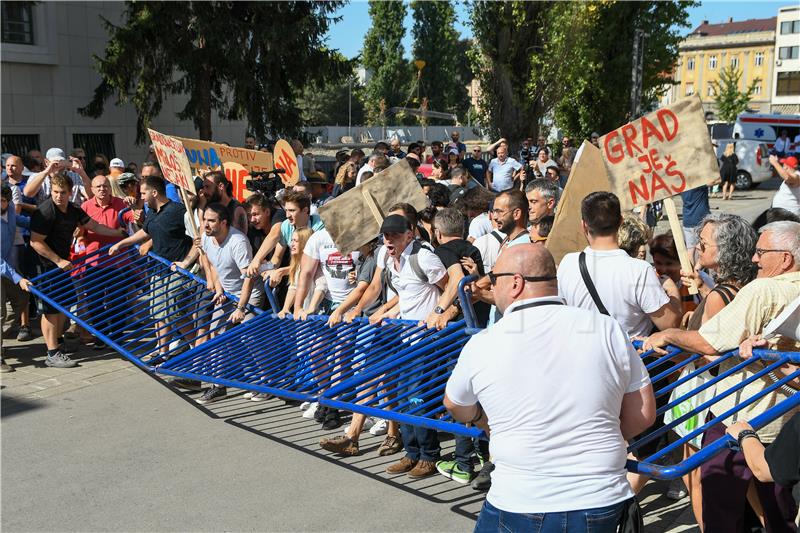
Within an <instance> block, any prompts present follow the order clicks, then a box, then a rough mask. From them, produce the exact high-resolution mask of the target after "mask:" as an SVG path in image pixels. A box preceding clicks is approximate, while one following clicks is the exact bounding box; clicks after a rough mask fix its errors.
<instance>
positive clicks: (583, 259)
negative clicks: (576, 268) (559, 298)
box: [578, 252, 611, 316]
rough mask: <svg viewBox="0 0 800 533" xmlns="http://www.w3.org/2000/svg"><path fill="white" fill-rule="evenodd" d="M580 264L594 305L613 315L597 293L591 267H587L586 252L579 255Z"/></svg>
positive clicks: (601, 310)
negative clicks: (590, 270)
mask: <svg viewBox="0 0 800 533" xmlns="http://www.w3.org/2000/svg"><path fill="white" fill-rule="evenodd" d="M578 265H580V267H581V277H582V278H583V283H584V284H585V285H586V289H587V290H588V291H589V295H590V296H591V297H592V301H594V305H596V306H597V310H598V311H600V312H601V313H602V314H604V315H607V316H611V315H610V314H609V312H608V309H606V306H604V305H603V301H602V300H600V295H599V294H597V289H596V288H595V286H594V283H593V282H592V277H591V276H590V275H589V269H588V268H586V252H581V254H580V255H579V256H578Z"/></svg>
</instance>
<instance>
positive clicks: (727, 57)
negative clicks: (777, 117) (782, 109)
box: [674, 17, 776, 113]
mask: <svg viewBox="0 0 800 533" xmlns="http://www.w3.org/2000/svg"><path fill="white" fill-rule="evenodd" d="M775 23H776V18H775V17H773V18H769V19H751V20H745V21H739V22H733V21H732V20H729V21H728V22H726V23H722V24H709V23H708V21H703V23H702V24H701V25H700V26H698V27H697V28H696V29H695V30H694V31H693V32H692V33H690V34H689V35H688V36H687V37H686V39H684V41H683V42H682V43H681V44H680V46H679V51H680V59H679V61H678V65H677V67H676V72H675V74H676V76H675V77H676V81H679V85H677V86H676V87H675V88H674V90H675V92H677V94H676V95H675V97H676V99H680V98H683V97H685V96H690V95H692V94H699V95H700V98H701V99H702V101H703V108H704V109H705V110H706V111H707V112H710V113H714V112H715V103H714V97H715V86H714V84H715V82H717V81H718V80H719V74H720V72H721V70H722V69H723V68H727V67H728V66H731V65H732V66H734V67H736V68H738V69H739V71H740V72H741V73H742V77H741V80H740V81H739V89H740V90H742V91H744V90H746V89H747V87H749V86H750V84H751V83H753V82H754V81H755V82H756V85H755V92H754V94H753V98H752V100H751V102H750V104H749V107H750V109H752V110H753V111H756V112H761V113H769V112H770V98H771V95H772V92H773V91H772V79H773V72H772V71H773V66H774V65H775V57H774V56H775Z"/></svg>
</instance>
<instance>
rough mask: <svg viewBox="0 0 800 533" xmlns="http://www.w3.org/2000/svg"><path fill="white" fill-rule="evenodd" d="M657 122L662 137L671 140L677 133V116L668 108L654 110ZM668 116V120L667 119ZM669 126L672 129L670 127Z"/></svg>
mask: <svg viewBox="0 0 800 533" xmlns="http://www.w3.org/2000/svg"><path fill="white" fill-rule="evenodd" d="M656 116H657V117H658V123H659V124H660V125H661V130H662V131H663V132H664V137H665V138H666V139H667V140H668V141H671V140H672V139H674V138H675V135H677V134H678V116H677V115H675V113H673V112H672V111H670V110H669V109H659V110H658V111H656ZM668 118H669V120H667V119H668ZM670 126H671V127H672V129H670Z"/></svg>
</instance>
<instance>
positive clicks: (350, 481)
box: [0, 337, 697, 533]
mask: <svg viewBox="0 0 800 533" xmlns="http://www.w3.org/2000/svg"><path fill="white" fill-rule="evenodd" d="M5 346H6V347H7V353H8V357H7V359H6V361H7V363H9V364H11V365H12V366H13V367H14V368H15V370H16V371H15V372H11V373H7V374H2V375H1V377H0V385H2V416H3V434H2V444H3V448H2V459H3V465H4V469H3V486H4V488H8V487H14V488H13V489H12V490H11V491H9V492H7V491H4V496H5V497H4V498H3V502H2V511H3V513H2V516H3V519H2V526H3V527H2V528H3V529H4V530H8V531H23V530H34V529H44V530H53V529H57V530H65V531H80V530H89V529H97V530H144V531H165V530H169V531H179V530H190V529H191V530H208V531H211V530H220V529H225V530H232V529H237V530H238V529H242V530H269V531H274V530H295V531H301V530H302V531H310V530H365V531H366V530H372V531H378V530H381V531H394V530H405V531H421V530H427V531H445V530H447V531H467V530H470V529H471V528H472V525H471V524H473V521H474V520H475V518H476V517H477V514H478V512H479V511H480V506H481V504H482V502H483V495H482V494H480V493H476V492H475V491H473V490H471V489H470V488H469V487H465V486H462V485H458V484H456V483H454V482H451V481H448V480H446V479H444V478H442V477H441V476H433V477H431V478H427V479H424V480H418V481H412V480H410V479H409V478H407V477H406V476H395V477H391V476H388V475H387V474H385V473H384V469H385V468H386V466H388V465H389V464H391V463H392V462H394V461H395V460H396V459H397V458H398V456H393V457H378V456H376V455H375V450H376V449H377V447H378V446H379V444H380V442H381V441H382V437H373V436H371V435H369V434H365V435H364V436H362V441H361V447H362V450H363V454H362V455H361V456H359V457H352V458H339V457H336V456H333V455H331V454H329V453H328V452H325V451H323V450H321V449H320V448H319V446H318V444H317V443H318V441H319V439H320V438H321V437H324V436H326V435H330V434H331V433H333V432H324V431H322V430H320V429H319V426H318V425H317V424H314V423H312V422H310V421H308V420H305V419H303V418H301V417H300V411H299V410H298V409H297V408H296V407H287V406H285V405H284V403H283V402H282V401H280V400H277V399H273V400H270V401H266V402H259V403H256V402H250V401H247V400H245V399H243V398H242V397H241V394H240V392H241V391H238V390H231V391H230V394H229V397H228V398H226V399H224V400H221V401H219V402H216V403H213V404H210V405H209V406H207V407H201V406H199V405H197V404H196V403H195V402H194V401H193V399H194V398H195V397H197V396H199V393H192V394H190V395H186V394H182V393H178V392H176V391H174V390H173V389H170V388H169V387H167V386H164V385H163V382H162V381H161V380H160V378H155V379H152V378H151V377H150V376H148V375H147V373H146V372H144V371H142V370H140V369H138V368H137V367H135V366H134V365H133V364H132V363H130V362H128V361H127V360H125V359H123V358H121V357H120V356H118V355H117V354H116V353H114V352H113V351H110V350H108V349H106V350H104V351H95V350H93V349H92V348H90V347H81V349H80V350H79V351H78V352H77V353H76V354H75V356H74V358H75V360H76V361H78V362H79V363H80V366H78V367H76V368H72V369H52V368H48V367H45V366H44V353H45V349H44V344H43V342H42V339H41V337H38V338H36V339H35V340H33V341H31V342H29V343H19V342H16V341H8V342H5ZM86 413H91V416H90V417H88V418H87V417H86V416H85V414H86ZM340 431H341V429H340V430H337V431H336V432H340ZM452 446H453V441H452V439H449V440H447V441H445V442H443V448H444V453H449V452H451V451H452ZM52 449H56V450H58V454H59V457H61V456H63V457H64V458H69V459H68V461H67V462H66V463H64V462H61V461H60V460H56V461H55V464H53V463H52V459H53V458H52V457H48V454H49V451H51V450H52ZM42 457H47V460H42V459H41V458H42ZM76 461H77V464H76ZM251 461H252V464H251ZM81 464H83V466H81ZM87 464H88V465H89V466H86V465H87ZM153 465H157V468H152V466H153ZM143 468H144V469H145V470H146V471H148V472H149V475H148V476H145V477H146V479H142V478H141V476H142V472H140V470H141V469H143ZM276 469H277V470H279V471H282V472H281V473H280V474H276V473H275V470H276ZM212 472H214V473H215V474H214V476H211V477H208V476H209V474H211V473H212ZM274 476H278V477H279V478H280V481H279V482H277V481H278V480H276V479H272V478H273V477H274ZM76 479H79V480H83V482H84V483H85V484H88V486H85V487H84V488H81V489H80V490H81V491H89V493H90V494H91V490H90V487H91V486H92V485H93V484H95V483H98V482H99V483H100V485H99V486H97V487H96V488H97V490H99V491H100V492H102V494H97V493H95V494H93V495H92V498H89V499H87V501H85V502H83V503H82V500H83V497H80V498H77V499H76V498H75V493H74V492H73V490H78V489H76V488H73V489H72V490H67V491H66V492H64V483H67V486H71V485H74V483H75V480H76ZM125 480H129V481H125ZM276 482H277V483H276ZM209 483H210V486H209ZM176 484H177V485H176ZM668 485H669V484H668V483H667V482H651V483H649V484H648V485H647V486H646V487H645V489H644V491H643V493H642V495H641V496H642V504H643V508H644V511H645V523H646V526H647V527H646V530H647V531H648V533H649V532H653V533H662V532H679V531H694V530H697V528H696V527H692V526H691V524H693V519H692V515H691V509H690V507H689V505H688V499H686V498H684V499H683V500H681V501H679V502H673V501H671V500H668V499H667V498H666V497H665V496H664V494H665V493H666V491H667V488H668ZM161 486H163V487H173V488H174V487H179V490H181V491H188V492H185V494H180V495H178V494H172V495H171V496H170V497H169V498H167V500H166V501H160V502H158V503H155V502H154V499H155V500H158V499H159V498H161V497H162V496H160V493H161V490H159V489H158V487H161ZM137 487H138V488H137ZM206 487H208V488H206ZM251 487H252V489H253V490H255V491H256V493H255V494H253V493H252V491H251V490H250V488H251ZM278 487H280V488H279V489H278V490H276V489H277V488H278ZM131 490H135V494H130V491H131ZM140 490H141V491H143V492H139V491H140ZM154 490H155V492H152V491H154ZM196 491H199V492H196ZM206 491H208V492H207V493H206ZM264 491H266V493H269V494H271V495H272V499H271V500H270V502H269V503H268V504H265V502H264V501H262V499H261V497H262V496H263V495H260V494H261V492H264ZM44 493H48V494H51V495H52V497H53V498H55V501H52V500H51V501H50V502H49V505H50V506H53V507H55V508H54V509H51V510H50V511H48V512H46V513H43V514H41V516H38V515H37V516H36V517H35V518H34V517H32V516H31V515H30V514H28V511H32V510H33V509H34V508H36V506H37V501H39V499H40V498H41V495H42V494H44ZM128 496H133V499H134V500H136V501H126V497H128ZM62 498H63V500H62ZM94 498H99V500H100V501H104V502H106V503H105V505H106V508H104V509H103V510H102V511H101V512H99V514H97V513H96V512H95V511H91V512H88V509H94V506H95V502H94V501H93V499H94ZM198 498H199V500H198ZM362 498H365V500H363V501H361V500H362ZM173 500H175V501H173ZM317 500H318V501H317ZM137 501H138V503H137ZM169 501H173V503H175V504H177V505H175V506H172V505H165V504H166V503H167V502H169ZM359 501H360V502H361V504H363V506H361V507H359V506H358V505H354V504H355V503H356V502H359ZM383 501H385V502H390V505H387V506H386V507H385V508H384V506H383V505H382V504H380V503H379V502H383ZM233 502H236V503H235V505H234V504H233ZM314 502H317V503H318V504H322V507H323V509H318V508H316V507H315V506H314V504H313V503H314ZM400 502H404V503H403V504H402V505H399V503H400ZM84 504H85V505H87V506H88V508H87V509H84V511H87V513H88V514H87V513H81V512H78V511H79V510H80V509H79V508H80V507H81V506H82V505H84ZM140 504H143V505H144V507H143V508H142V512H143V513H144V514H141V513H140V514H136V513H135V512H134V513H133V514H131V513H132V509H131V508H129V507H130V506H133V508H136V507H138V505H140ZM200 504H203V505H205V507H202V508H201V507H198V506H199V505H200ZM376 504H377V507H376ZM251 505H252V506H253V507H252V508H251V507H249V506H251ZM265 505H266V507H264V506H265ZM63 506H65V507H63ZM239 507H242V508H243V509H246V508H250V510H251V511H252V510H253V509H262V511H258V512H256V513H255V514H253V515H250V516H241V513H239V512H237V509H238V508H239ZM328 507H332V508H333V509H338V511H336V514H335V516H333V515H330V513H329V511H330V509H328ZM59 509H62V511H63V513H65V514H62V511H59ZM212 509H213V510H214V512H210V511H211V510H212ZM267 509H269V512H270V513H271V514H272V516H273V517H274V520H266V521H265V520H264V516H262V515H263V513H265V512H266V510H267ZM326 509H328V510H327V511H326ZM378 510H380V512H378ZM409 510H413V512H408V511H409ZM145 511H146V512H145ZM23 514H24V515H27V516H25V517H23ZM34 514H36V513H34ZM129 515H130V516H129ZM373 515H375V516H373ZM198 516H202V517H205V518H204V519H203V520H200V521H198V520H197V517H198ZM121 517H126V518H125V519H124V520H123V521H120V518H121ZM401 524H404V525H401Z"/></svg>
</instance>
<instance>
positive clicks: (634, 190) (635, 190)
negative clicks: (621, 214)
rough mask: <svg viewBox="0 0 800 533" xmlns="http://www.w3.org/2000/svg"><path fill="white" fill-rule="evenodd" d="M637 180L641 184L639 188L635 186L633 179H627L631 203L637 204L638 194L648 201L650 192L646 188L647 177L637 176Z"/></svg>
mask: <svg viewBox="0 0 800 533" xmlns="http://www.w3.org/2000/svg"><path fill="white" fill-rule="evenodd" d="M639 181H640V183H641V185H642V186H641V188H639V187H637V186H636V181H635V180H630V181H628V188H629V189H630V193H631V201H632V202H633V205H639V199H638V196H641V197H642V200H643V201H644V202H645V203H646V202H649V201H650V192H649V190H648V189H647V178H645V177H644V176H639Z"/></svg>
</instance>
